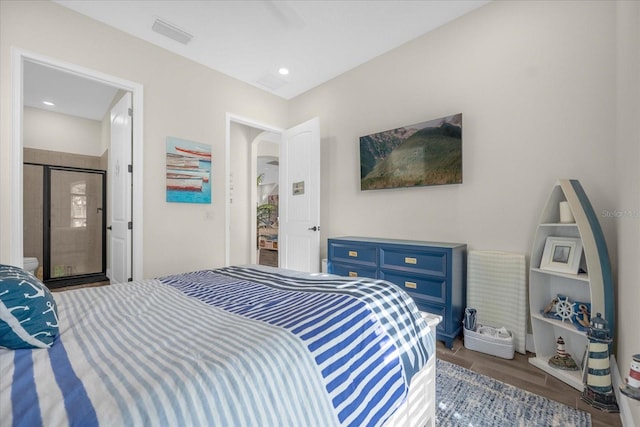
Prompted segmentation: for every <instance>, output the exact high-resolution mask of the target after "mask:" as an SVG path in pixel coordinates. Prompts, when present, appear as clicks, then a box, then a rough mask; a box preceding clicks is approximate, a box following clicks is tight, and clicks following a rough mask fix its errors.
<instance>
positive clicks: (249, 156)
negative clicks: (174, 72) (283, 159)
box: [225, 114, 281, 265]
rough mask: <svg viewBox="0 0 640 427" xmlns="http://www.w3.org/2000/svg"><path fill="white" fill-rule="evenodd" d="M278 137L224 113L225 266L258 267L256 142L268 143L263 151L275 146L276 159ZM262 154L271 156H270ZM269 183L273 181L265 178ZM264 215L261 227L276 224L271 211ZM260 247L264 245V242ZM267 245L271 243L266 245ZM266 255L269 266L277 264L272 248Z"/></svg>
mask: <svg viewBox="0 0 640 427" xmlns="http://www.w3.org/2000/svg"><path fill="white" fill-rule="evenodd" d="M280 138H281V133H280V129H278V128H274V127H272V126H268V125H264V124H260V123H257V122H254V121H251V120H248V119H244V118H242V117H238V116H233V115H231V114H227V139H226V149H225V153H226V159H225V163H226V170H227V173H226V178H227V185H226V186H225V188H226V200H227V203H226V206H225V208H226V215H225V226H226V228H225V265H241V264H258V262H259V255H260V254H259V251H258V245H259V244H260V241H259V237H258V227H259V218H258V205H259V201H260V200H259V198H260V197H259V191H260V188H261V186H260V185H258V181H259V173H258V155H259V152H260V147H261V144H262V143H261V142H260V141H268V142H265V145H264V146H263V148H265V147H266V146H267V145H271V148H273V146H275V155H276V156H277V153H278V151H277V150H278V145H277V144H278V143H279V141H280ZM263 154H269V155H273V154H274V153H273V152H269V153H263ZM263 180H264V177H263ZM269 181H273V179H272V178H269ZM265 182H266V181H265ZM265 189H266V187H265ZM265 198H266V199H267V200H268V195H265ZM260 199H261V198H260ZM272 201H273V197H272ZM265 214H266V215H261V218H260V220H264V225H266V223H267V222H268V223H269V225H274V224H275V223H276V222H277V217H276V218H274V217H273V214H274V212H273V211H272V210H270V212H268V213H267V212H265ZM274 220H275V221H274ZM231 236H233V239H231ZM263 244H265V245H266V241H264V239H263ZM270 245H273V244H272V243H270ZM276 245H277V244H276ZM271 247H272V248H273V246H271ZM265 252H266V251H265ZM269 255H271V258H272V260H271V264H274V263H275V264H277V257H278V252H277V250H273V249H272V250H271V253H270V254H269ZM274 258H275V259H274Z"/></svg>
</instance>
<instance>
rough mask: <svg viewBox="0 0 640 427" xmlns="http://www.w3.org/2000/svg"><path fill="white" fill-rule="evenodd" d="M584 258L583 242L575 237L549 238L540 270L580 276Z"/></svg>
mask: <svg viewBox="0 0 640 427" xmlns="http://www.w3.org/2000/svg"><path fill="white" fill-rule="evenodd" d="M581 257H582V240H580V239H579V238H575V237H552V236H549V237H547V241H546V243H545V245H544V252H543V253H542V259H541V260H540V269H541V270H549V271H556V272H559V273H569V274H578V269H579V268H580V258H581Z"/></svg>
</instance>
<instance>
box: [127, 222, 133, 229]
mask: <svg viewBox="0 0 640 427" xmlns="http://www.w3.org/2000/svg"><path fill="white" fill-rule="evenodd" d="M127 228H128V229H129V230H133V222H131V221H129V223H128V224H127Z"/></svg>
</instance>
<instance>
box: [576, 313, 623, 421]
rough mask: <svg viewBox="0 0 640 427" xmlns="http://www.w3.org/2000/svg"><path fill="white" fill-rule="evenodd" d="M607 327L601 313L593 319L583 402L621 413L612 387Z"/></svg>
mask: <svg viewBox="0 0 640 427" xmlns="http://www.w3.org/2000/svg"><path fill="white" fill-rule="evenodd" d="M607 326H608V323H607V321H606V320H605V319H604V318H603V317H602V315H601V314H600V313H598V314H597V315H596V317H594V318H591V325H590V327H589V331H588V332H587V338H588V339H589V353H588V357H589V358H588V360H587V384H585V387H584V391H583V392H582V400H584V401H585V402H587V403H588V404H589V405H591V406H593V407H595V408H598V409H601V410H603V411H606V412H620V409H619V408H618V404H617V403H616V395H615V394H614V392H613V387H612V386H611V367H610V365H609V344H611V341H612V339H611V337H610V335H609V328H608V327H607Z"/></svg>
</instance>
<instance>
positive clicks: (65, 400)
mask: <svg viewBox="0 0 640 427" xmlns="http://www.w3.org/2000/svg"><path fill="white" fill-rule="evenodd" d="M0 267H7V266H0ZM7 277H8V278H7ZM20 280H22V283H19V281H20ZM7 283H10V285H7ZM17 283H19V284H17ZM40 285H41V284H39V282H38V281H37V279H35V278H34V277H33V276H31V275H30V274H29V273H26V272H24V271H22V270H19V269H16V268H15V267H11V268H9V273H7V271H6V269H5V271H4V273H3V270H2V268H0V345H2V346H4V347H13V349H11V348H0V414H1V424H2V425H14V426H36V425H46V426H58V425H61V426H62V425H82V426H93V425H116V426H121V425H132V426H143V425H145V426H146V425H153V426H165V425H166V426H191V425H194V426H195V425H202V426H205V425H206V426H333V425H336V426H338V425H344V426H362V425H371V426H381V425H384V426H394V425H398V426H400V425H401V426H410V425H416V426H418V425H420V426H422V425H431V426H433V425H435V403H434V402H435V358H436V357H435V324H437V318H435V317H432V316H429V315H425V314H424V313H420V312H419V311H418V309H417V307H416V306H415V304H414V303H413V300H412V299H411V298H410V297H409V296H408V295H407V294H406V293H405V292H404V291H402V290H401V289H400V288H398V287H397V286H395V285H392V284H390V283H388V282H384V281H380V280H372V279H353V278H345V277H339V276H332V275H323V274H317V275H312V274H308V273H298V272H293V271H287V270H282V269H274V268H269V267H264V266H237V267H227V268H221V269H216V270H205V271H197V272H191V273H185V274H179V275H175V276H167V277H162V278H158V279H149V280H142V281H135V282H131V283H127V284H118V285H110V286H103V287H97V288H86V289H78V290H72V291H64V292H58V293H55V294H50V293H49V292H48V291H47V290H46V288H44V285H42V287H39V286H40ZM16 289H17V292H14V291H15V290H16ZM10 292H13V294H14V295H13V296H14V300H11V298H7V296H8V295H9V293H10ZM41 293H42V294H45V295H44V296H43V298H44V297H46V298H48V300H47V301H46V302H45V303H44V304H43V305H42V309H41V310H40V312H44V313H45V316H50V317H48V318H46V319H48V320H45V319H39V320H38V319H36V320H37V321H40V323H41V324H42V325H44V326H45V329H46V328H49V329H50V330H49V331H44V332H43V331H42V330H33V329H32V330H29V331H27V332H28V333H27V334H26V335H25V333H24V331H23V330H22V329H21V328H22V326H21V325H25V331H26V329H28V328H29V327H30V326H28V324H29V322H33V321H34V317H37V316H30V318H29V319H28V321H27V320H25V321H18V322H17V323H19V324H16V323H15V321H14V320H11V319H12V318H10V317H9V318H8V317H7V316H9V315H11V314H12V313H13V314H15V313H18V312H20V310H22V309H21V308H20V307H24V306H26V305H27V304H26V302H27V300H28V302H29V303H30V302H31V300H36V299H37V298H40V294H41ZM22 295H23V296H22ZM15 298H22V299H23V300H22V301H16V300H15ZM7 319H9V320H7ZM12 322H13V324H12ZM16 331H17V332H16ZM47 333H48V334H49V335H47ZM43 337H44V338H43ZM41 338H42V339H43V341H42V342H39V341H37V340H39V339H41ZM20 340H23V341H20ZM25 340H26V341H25ZM29 340H31V342H29ZM34 340H35V341H34ZM16 342H17V343H18V344H16ZM22 342H25V344H24V345H22V344H20V343H22ZM21 346H22V347H27V348H19V347H21ZM33 347H44V348H33Z"/></svg>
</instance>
